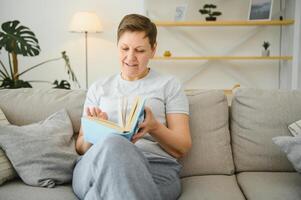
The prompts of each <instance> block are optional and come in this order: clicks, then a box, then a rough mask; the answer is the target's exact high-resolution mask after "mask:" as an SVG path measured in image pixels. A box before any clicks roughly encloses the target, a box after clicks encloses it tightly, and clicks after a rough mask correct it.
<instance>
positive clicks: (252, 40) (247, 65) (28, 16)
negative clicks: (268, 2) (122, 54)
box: [0, 0, 280, 88]
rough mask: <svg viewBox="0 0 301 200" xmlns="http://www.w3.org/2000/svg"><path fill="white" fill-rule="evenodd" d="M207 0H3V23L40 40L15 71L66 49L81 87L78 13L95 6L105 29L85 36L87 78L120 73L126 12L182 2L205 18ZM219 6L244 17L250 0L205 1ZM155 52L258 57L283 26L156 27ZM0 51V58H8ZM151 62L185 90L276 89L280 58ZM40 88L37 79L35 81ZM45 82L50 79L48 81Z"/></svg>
mask: <svg viewBox="0 0 301 200" xmlns="http://www.w3.org/2000/svg"><path fill="white" fill-rule="evenodd" d="M279 2H280V1H279V0H274V6H273V18H278V15H279ZM204 3H207V2H205V1H198V0H165V1H161V0H144V1H143V0H110V1H105V0H90V1H84V0H64V1H61V0H24V1H20V0H0V23H3V22H4V21H8V20H15V19H17V20H20V21H21V23H22V24H23V25H26V26H28V27H30V29H31V30H33V31H34V33H36V35H37V38H38V39H39V42H40V46H41V49H42V52H41V54H40V55H39V56H37V57H20V69H21V70H20V71H22V69H25V68H26V67H27V66H32V65H33V64H36V63H38V62H40V61H43V60H45V59H49V58H53V57H57V56H59V55H60V52H61V51H63V50H66V51H67V54H68V55H69V57H70V60H71V65H72V67H73V68H74V70H75V72H76V74H77V76H78V78H79V79H80V82H81V85H82V86H83V87H84V86H85V54H84V35H82V34H76V33H70V32H69V31H68V26H69V22H70V20H71V17H72V15H73V14H74V13H75V12H77V11H89V10H91V11H95V12H96V13H97V14H98V15H99V17H100V18H101V21H102V23H103V27H104V32H103V33H100V34H90V35H89V38H88V46H89V57H88V59H89V84H91V83H92V82H93V81H95V80H97V79H98V78H103V77H106V76H108V75H110V74H113V73H116V72H118V71H119V65H118V58H117V55H118V54H117V50H116V29H117V26H118V23H119V21H120V19H121V18H122V17H123V16H124V15H125V14H128V13H145V11H146V10H147V11H148V12H147V13H148V15H149V16H150V17H151V18H152V19H155V20H172V19H173V16H174V10H175V7H176V5H180V4H187V5H188V13H187V15H186V19H187V20H203V19H204V17H203V16H201V15H200V14H199V13H198V10H199V8H201V6H202V5H203V4H204ZM210 3H215V4H217V5H218V9H219V10H220V11H222V12H223V15H222V16H220V18H219V19H220V20H233V19H234V20H240V19H241V20H244V19H247V15H248V9H249V1H248V0H243V1H241V0H227V1H224V0H216V1H213V0H212V1H210ZM158 31H159V35H158V42H159V46H158V55H162V53H163V52H164V50H170V51H172V53H173V55H175V56H177V55H178V56H180V55H183V56H185V55H186V56H194V55H195V56H196V55H260V54H261V49H262V47H261V44H262V43H263V41H267V40H268V41H270V43H271V44H272V46H271V55H278V54H279V38H280V27H277V26H276V27H273V26H269V27H213V28H201V27H187V28H183V27H182V28H179V27H178V28H164V27H159V28H158ZM6 57H7V55H6V54H4V51H2V53H1V55H0V58H1V60H4V61H6ZM150 66H151V67H152V68H155V69H156V70H158V71H160V72H162V73H172V74H174V75H176V76H177V77H178V78H179V79H180V80H182V81H183V82H184V83H185V87H186V88H231V87H232V86H233V85H234V84H236V83H240V84H241V85H242V87H258V88H278V84H279V79H278V77H279V74H278V71H279V62H278V61H253V60H250V61H151V63H150ZM24 78H26V79H30V80H35V79H38V80H49V81H53V80H54V79H66V78H67V76H66V73H65V71H64V67H63V61H60V62H56V63H50V64H47V65H45V66H43V67H41V68H39V69H37V70H34V71H32V72H29V73H28V74H27V75H26V76H24ZM39 86H41V84H39ZM47 87H49V85H47Z"/></svg>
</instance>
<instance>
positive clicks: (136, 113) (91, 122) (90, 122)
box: [81, 97, 145, 144]
mask: <svg viewBox="0 0 301 200" xmlns="http://www.w3.org/2000/svg"><path fill="white" fill-rule="evenodd" d="M144 104H145V98H141V97H136V98H135V100H134V101H133V104H132V106H131V110H130V113H129V115H128V116H127V117H126V110H127V109H126V106H127V105H125V104H124V102H123V104H122V106H121V111H120V116H121V118H122V119H121V121H122V122H123V123H122V124H121V125H119V124H117V123H114V122H112V121H109V120H105V119H99V118H96V117H82V118H81V125H82V128H83V132H84V139H85V141H88V142H90V143H92V144H95V143H96V142H98V141H99V140H100V139H101V138H102V137H103V136H104V135H105V134H118V135H121V136H124V137H125V138H127V139H128V140H131V139H132V137H133V135H134V134H135V133H137V132H138V129H139V128H138V125H139V124H140V123H141V122H142V121H143V120H144ZM125 118H126V119H125Z"/></svg>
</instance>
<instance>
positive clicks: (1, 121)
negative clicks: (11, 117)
mask: <svg viewBox="0 0 301 200" xmlns="http://www.w3.org/2000/svg"><path fill="white" fill-rule="evenodd" d="M0 125H9V122H8V121H7V119H6V117H5V115H4V113H3V111H2V110H1V108H0ZM16 176H17V174H16V172H15V170H14V168H13V166H12V165H11V163H10V161H9V160H8V158H7V157H6V155H5V153H4V152H3V150H2V149H1V148H0V185H2V184H3V183H4V182H6V181H8V180H11V179H14V178H15V177H16Z"/></svg>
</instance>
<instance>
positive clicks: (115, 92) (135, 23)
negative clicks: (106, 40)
mask: <svg viewBox="0 0 301 200" xmlns="http://www.w3.org/2000/svg"><path fill="white" fill-rule="evenodd" d="M156 36H157V29H156V26H155V24H154V23H152V22H151V21H150V20H149V19H148V18H147V17H144V16H142V15H137V14H130V15H127V16H125V17H124V18H123V19H122V21H121V22H120V24H119V27H118V34H117V41H118V45H117V46H118V49H119V58H120V64H121V73H120V74H117V75H115V76H112V77H109V78H107V79H106V80H104V81H98V82H96V83H94V84H93V85H92V86H91V87H90V88H89V90H88V93H87V97H86V101H85V105H84V107H85V108H84V114H83V115H88V116H93V117H99V118H104V119H109V120H111V121H117V120H118V111H117V110H118V106H116V102H114V100H116V99H120V98H124V97H126V98H127V99H128V102H129V105H131V103H130V102H131V101H132V100H133V99H134V97H136V96H143V97H146V98H147V101H146V108H145V119H144V121H143V122H142V123H141V124H140V125H139V131H138V133H137V134H135V135H134V136H133V138H132V141H131V142H130V141H128V140H127V139H125V138H123V137H121V136H114V135H112V136H105V137H104V139H102V140H101V141H99V142H98V143H96V144H94V145H92V144H90V143H88V142H86V141H85V140H84V138H83V135H84V134H85V133H83V131H82V129H81V130H80V133H79V136H78V138H77V141H76V150H77V152H78V153H79V154H83V156H82V157H81V158H80V159H79V160H78V162H77V164H76V167H75V169H74V174H73V190H74V192H75V194H76V195H77V196H78V198H79V199H88V200H89V199H95V200H96V199H97V200H98V199H114V200H118V199H130V200H134V199H139V200H142V199H143V200H148V199H155V200H157V199H164V200H165V199H176V198H177V197H178V196H179V195H180V193H181V184H180V179H179V176H178V174H179V171H180V168H181V167H180V165H179V164H178V162H177V160H176V159H177V158H180V157H181V156H183V155H184V154H185V153H186V152H187V151H188V150H189V149H190V147H191V138H190V132H189V123H188V120H189V117H188V112H189V111H188V101H187V98H186V96H185V94H184V92H183V90H182V87H181V84H180V83H179V82H178V81H177V80H176V79H175V78H173V77H172V76H166V75H165V76H163V75H160V74H158V73H156V72H155V71H154V70H152V69H149V68H148V67H147V65H148V62H149V59H151V58H152V57H153V56H154V54H155V51H156V45H157V43H156ZM99 134H101V133H99Z"/></svg>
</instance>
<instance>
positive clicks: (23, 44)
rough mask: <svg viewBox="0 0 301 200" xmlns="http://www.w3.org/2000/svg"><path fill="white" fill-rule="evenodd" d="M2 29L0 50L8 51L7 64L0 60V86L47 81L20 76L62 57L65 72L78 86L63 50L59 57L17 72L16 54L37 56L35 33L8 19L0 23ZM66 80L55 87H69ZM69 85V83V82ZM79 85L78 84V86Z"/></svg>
mask: <svg viewBox="0 0 301 200" xmlns="http://www.w3.org/2000/svg"><path fill="white" fill-rule="evenodd" d="M1 28H2V30H3V32H2V31H0V50H1V49H2V48H4V49H5V50H6V51H7V53H8V66H9V67H6V66H5V65H4V63H3V62H2V61H1V60H0V88H22V87H32V86H31V84H30V83H29V82H47V81H24V80H20V76H22V75H23V74H25V73H26V72H28V71H30V70H32V69H35V68H37V67H39V66H41V65H43V64H45V63H48V62H52V61H57V60H60V59H63V60H64V61H65V67H66V69H67V73H68V75H69V77H70V78H71V79H72V81H73V82H76V83H77V85H78V86H79V83H78V80H77V78H76V76H75V74H74V72H73V70H72V69H71V66H70V62H69V58H68V56H67V54H66V52H65V51H63V52H62V55H61V57H58V58H53V59H49V60H46V61H44V62H41V63H38V64H36V65H34V66H32V67H29V68H28V69H26V70H25V71H23V72H21V73H20V72H19V63H18V55H22V56H37V55H39V53H40V51H41V49H40V46H39V42H38V39H37V38H36V36H35V34H34V33H33V32H32V31H31V30H30V29H29V28H28V27H25V26H22V25H20V22H19V21H17V20H15V21H8V22H4V23H3V24H2V25H1ZM65 82H66V80H63V81H61V84H55V83H53V84H54V85H56V87H55V88H64V89H70V87H69V88H68V87H65V86H67V85H66V84H65ZM68 84H69V83H68ZM69 86H70V84H69ZM79 87H80V86H79Z"/></svg>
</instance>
